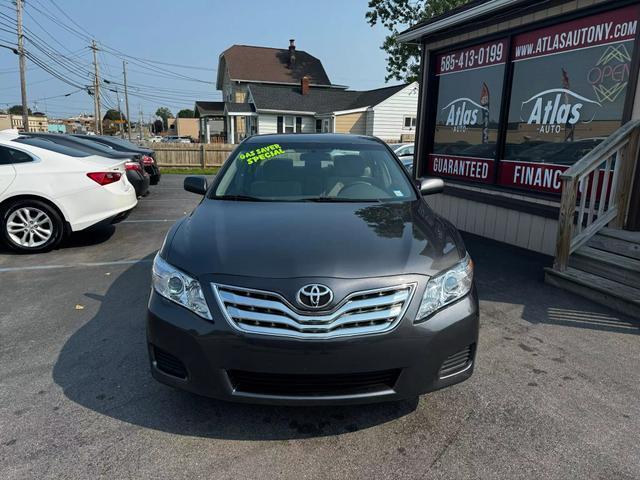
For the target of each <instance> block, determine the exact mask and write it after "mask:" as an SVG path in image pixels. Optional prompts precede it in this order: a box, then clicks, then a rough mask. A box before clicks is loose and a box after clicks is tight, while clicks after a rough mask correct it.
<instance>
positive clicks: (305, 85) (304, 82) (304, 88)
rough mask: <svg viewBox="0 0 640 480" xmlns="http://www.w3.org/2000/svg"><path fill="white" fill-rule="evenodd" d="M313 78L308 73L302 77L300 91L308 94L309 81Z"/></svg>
mask: <svg viewBox="0 0 640 480" xmlns="http://www.w3.org/2000/svg"><path fill="white" fill-rule="evenodd" d="M310 81H311V79H310V78H309V77H307V76H306V75H305V76H304V77H302V78H301V79H300V92H301V93H302V95H307V94H308V93H309V82H310Z"/></svg>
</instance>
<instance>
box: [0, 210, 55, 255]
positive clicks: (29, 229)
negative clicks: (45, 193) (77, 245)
mask: <svg viewBox="0 0 640 480" xmlns="http://www.w3.org/2000/svg"><path fill="white" fill-rule="evenodd" d="M0 227H1V230H2V239H3V240H4V241H5V243H6V244H7V245H8V246H9V247H10V248H11V249H13V250H15V251H16V252H20V253H40V252H47V251H49V250H52V249H54V248H55V247H57V246H58V245H59V244H60V242H61V241H62V239H63V237H64V222H63V221H62V218H61V216H60V214H59V213H58V211H57V210H56V209H55V208H53V207H52V206H50V205H49V204H47V203H45V202H43V201H40V200H34V199H24V200H16V201H14V202H10V203H9V204H8V205H7V206H6V207H4V208H3V209H2V211H1V212H0Z"/></svg>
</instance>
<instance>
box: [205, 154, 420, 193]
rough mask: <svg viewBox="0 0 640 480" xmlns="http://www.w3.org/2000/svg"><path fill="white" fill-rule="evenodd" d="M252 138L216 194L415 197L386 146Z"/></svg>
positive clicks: (231, 162) (223, 175)
mask: <svg viewBox="0 0 640 480" xmlns="http://www.w3.org/2000/svg"><path fill="white" fill-rule="evenodd" d="M338 146H339V148H336V147H335V145H334V146H331V145H329V144H327V143H325V142H319V143H311V142H292V143H290V144H286V143H269V142H261V143H258V142H250V143H246V144H244V145H242V146H241V147H240V148H239V149H238V150H236V152H235V154H234V156H233V157H232V158H230V159H229V160H228V162H229V164H228V165H227V168H225V169H224V171H223V172H222V173H221V177H220V179H219V181H218V183H217V186H216V188H215V191H214V192H213V195H212V198H218V199H229V200H254V201H335V202H356V201H392V200H415V198H416V197H415V193H414V190H413V188H412V186H411V184H410V183H409V179H408V178H407V175H406V173H404V172H403V170H402V167H401V166H400V165H399V164H398V163H397V162H396V160H395V159H394V158H393V157H392V156H391V154H390V153H389V151H388V150H387V149H386V148H385V147H384V145H381V144H378V143H374V142H372V143H370V144H365V143H353V144H350V143H347V142H341V143H340V144H339V145H338Z"/></svg>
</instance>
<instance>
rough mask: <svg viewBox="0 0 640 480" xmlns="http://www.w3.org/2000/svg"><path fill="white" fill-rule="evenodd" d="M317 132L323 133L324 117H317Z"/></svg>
mask: <svg viewBox="0 0 640 480" xmlns="http://www.w3.org/2000/svg"><path fill="white" fill-rule="evenodd" d="M316 133H322V119H320V118H317V119H316Z"/></svg>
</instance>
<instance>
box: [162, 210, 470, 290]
mask: <svg viewBox="0 0 640 480" xmlns="http://www.w3.org/2000/svg"><path fill="white" fill-rule="evenodd" d="M171 237H172V238H171ZM464 252H465V250H464V245H463V243H462V240H461V238H460V235H459V234H458V232H457V231H456V230H455V228H454V227H453V226H452V225H451V224H450V223H449V222H447V221H446V220H443V219H442V218H441V217H438V216H437V215H435V214H434V213H433V211H432V210H431V209H430V208H429V207H428V206H427V204H426V203H425V202H424V201H423V200H422V199H420V200H415V201H410V202H392V203H311V202H241V201H223V200H210V199H205V200H203V202H202V203H201V204H200V205H199V206H198V207H197V208H196V209H195V210H194V211H193V213H192V214H191V215H190V216H188V217H186V218H185V219H184V220H183V221H182V222H181V223H180V224H179V225H177V226H176V228H175V229H174V230H173V231H172V232H170V234H169V236H168V240H167V242H166V244H165V247H164V249H163V251H162V253H161V255H162V256H163V257H164V258H165V259H166V260H167V261H169V263H171V264H173V265H175V266H176V267H178V268H181V269H183V270H185V271H186V272H188V273H191V274H193V275H195V276H198V275H204V274H224V275H241V276H248V277H263V278H294V277H333V278H363V277H377V276H389V275H401V274H424V275H433V274H434V273H437V272H439V271H441V270H443V269H446V268H448V267H450V266H451V265H453V264H454V263H455V262H457V261H458V260H459V259H460V258H461V257H462V256H463V255H464Z"/></svg>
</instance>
